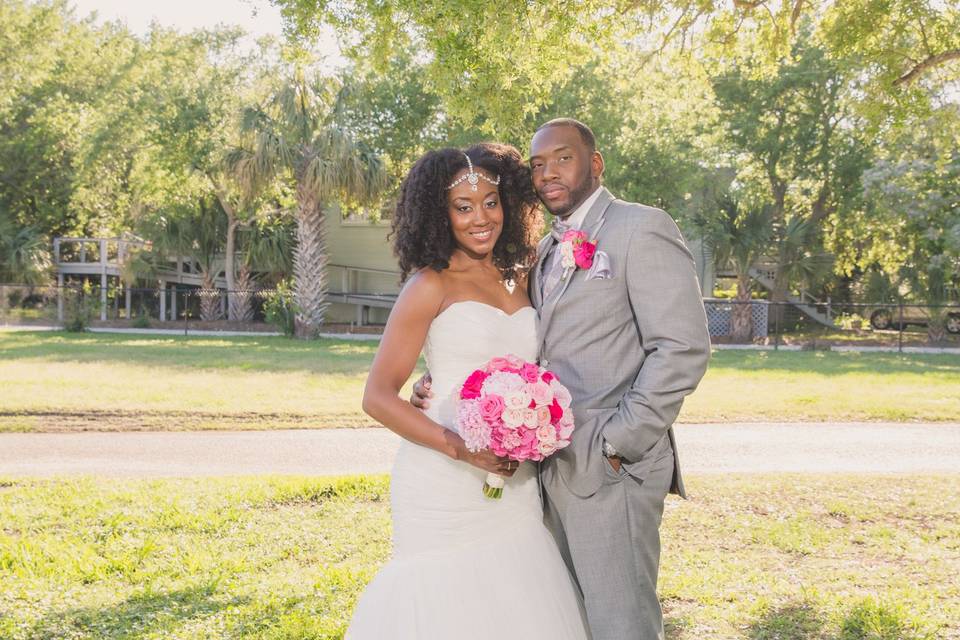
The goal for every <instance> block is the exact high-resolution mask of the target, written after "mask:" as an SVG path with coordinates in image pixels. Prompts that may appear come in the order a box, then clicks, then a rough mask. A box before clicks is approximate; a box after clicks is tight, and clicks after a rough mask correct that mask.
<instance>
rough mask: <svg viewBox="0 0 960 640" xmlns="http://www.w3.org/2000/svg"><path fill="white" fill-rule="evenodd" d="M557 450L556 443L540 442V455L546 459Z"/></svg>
mask: <svg viewBox="0 0 960 640" xmlns="http://www.w3.org/2000/svg"><path fill="white" fill-rule="evenodd" d="M556 450H557V443H556V442H541V443H540V446H539V451H540V455H542V456H544V457H546V456H549V455H551V454H553V453H554V452H555V451H556Z"/></svg>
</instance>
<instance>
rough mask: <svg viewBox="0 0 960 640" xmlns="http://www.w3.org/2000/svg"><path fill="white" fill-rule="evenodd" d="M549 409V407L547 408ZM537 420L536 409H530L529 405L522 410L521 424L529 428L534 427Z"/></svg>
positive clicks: (536, 425)
mask: <svg viewBox="0 0 960 640" xmlns="http://www.w3.org/2000/svg"><path fill="white" fill-rule="evenodd" d="M547 411H549V409H547ZM539 422H540V421H539V420H538V419H537V411H536V409H530V408H529V407H528V408H526V409H524V410H523V426H525V427H530V428H531V429H536V428H537V427H538V426H540V425H539Z"/></svg>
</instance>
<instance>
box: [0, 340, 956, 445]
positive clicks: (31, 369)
mask: <svg viewBox="0 0 960 640" xmlns="http://www.w3.org/2000/svg"><path fill="white" fill-rule="evenodd" d="M375 350H376V343H372V342H354V341H336V340H318V341H313V342H301V341H294V340H287V339H284V338H271V337H230V338H228V337H224V338H210V337H179V336H150V335H136V336H131V335H122V334H68V333H42V332H34V333H29V332H27V333H5V332H0V389H2V392H0V431H31V430H74V429H171V430H172V429H231V428H242V429H269V428H291V427H293V428H298V427H352V426H367V425H370V420H369V418H367V417H366V416H364V415H363V413H362V412H361V411H360V394H361V390H362V388H363V382H364V379H365V377H366V374H367V370H368V367H369V364H370V361H371V360H372V358H373V354H374V352H375ZM957 416H960V357H957V356H955V355H903V356H898V355H896V354H882V353H832V352H822V351H820V352H813V351H811V352H776V353H774V352H750V351H746V352H745V351H718V352H715V353H714V356H713V361H712V363H711V366H710V370H709V371H708V373H707V376H706V377H705V378H704V380H703V382H702V384H701V385H700V388H699V389H698V390H697V391H696V393H694V394H693V395H692V396H691V397H690V398H689V399H688V400H687V402H686V403H685V405H684V409H683V413H682V414H681V421H683V422H718V421H754V420H785V421H798V420H890V421H947V420H957Z"/></svg>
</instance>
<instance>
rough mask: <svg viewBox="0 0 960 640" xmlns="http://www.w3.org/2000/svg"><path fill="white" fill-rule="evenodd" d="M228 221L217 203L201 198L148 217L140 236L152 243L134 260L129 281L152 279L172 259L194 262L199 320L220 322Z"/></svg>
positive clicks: (213, 200)
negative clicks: (220, 285) (219, 284)
mask: <svg viewBox="0 0 960 640" xmlns="http://www.w3.org/2000/svg"><path fill="white" fill-rule="evenodd" d="M226 225H227V218H226V215H225V214H224V211H223V209H222V208H221V207H220V204H219V202H218V201H217V200H215V199H213V198H210V197H208V198H200V199H198V200H195V201H193V202H189V201H188V202H182V203H179V204H178V205H176V206H172V207H170V208H169V209H168V210H167V211H165V212H163V213H158V214H148V215H146V216H145V217H144V218H143V220H141V222H140V228H139V232H140V235H141V236H143V237H144V239H146V240H148V241H149V242H150V249H149V251H140V252H137V253H136V254H134V255H132V256H131V262H130V263H129V264H128V265H127V269H126V271H127V280H128V281H130V280H133V279H135V278H152V277H154V276H155V274H156V271H157V269H158V268H159V266H160V265H162V264H166V263H167V262H169V260H171V259H181V258H191V259H193V260H194V261H195V262H196V264H197V266H198V267H199V270H200V275H201V278H202V284H201V285H200V291H199V295H200V319H201V320H203V321H205V322H211V321H214V320H218V319H220V317H221V313H220V293H219V291H217V286H216V279H217V276H219V274H220V272H221V271H222V270H223V247H224V239H225V238H226Z"/></svg>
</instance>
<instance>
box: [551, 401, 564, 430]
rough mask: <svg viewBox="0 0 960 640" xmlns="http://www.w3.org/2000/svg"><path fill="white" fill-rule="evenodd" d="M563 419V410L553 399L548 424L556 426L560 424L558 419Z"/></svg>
mask: <svg viewBox="0 0 960 640" xmlns="http://www.w3.org/2000/svg"><path fill="white" fill-rule="evenodd" d="M562 417H563V409H562V408H561V407H560V404H559V403H558V402H557V400H556V398H554V400H553V403H551V405H550V422H551V423H552V424H557V423H558V422H560V418H562Z"/></svg>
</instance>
